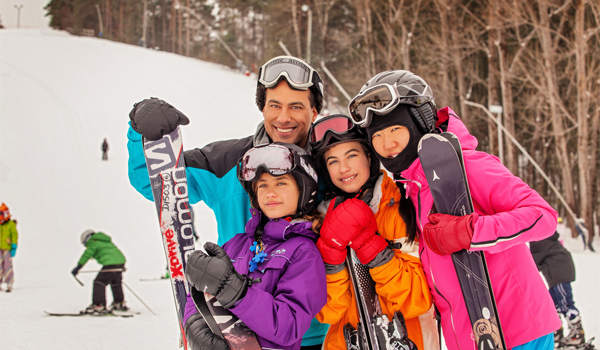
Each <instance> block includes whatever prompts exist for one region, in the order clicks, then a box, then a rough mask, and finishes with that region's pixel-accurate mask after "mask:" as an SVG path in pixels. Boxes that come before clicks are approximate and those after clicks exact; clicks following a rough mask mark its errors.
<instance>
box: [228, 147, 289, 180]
mask: <svg viewBox="0 0 600 350" xmlns="http://www.w3.org/2000/svg"><path fill="white" fill-rule="evenodd" d="M296 156H298V155H297V154H295V153H294V152H292V151H291V150H290V149H289V148H287V147H285V146H282V145H274V144H269V145H265V146H259V147H256V148H252V149H250V150H249V151H248V152H246V153H245V154H244V156H243V157H242V161H241V162H240V163H239V164H238V179H239V180H243V181H247V182H252V181H256V180H258V178H259V177H260V175H262V174H263V173H265V172H266V173H269V174H271V175H273V176H281V175H285V174H287V173H289V172H291V171H292V170H293V169H294V168H295V167H296V164H297V163H298V161H299V160H298V159H296ZM298 157H299V156H298Z"/></svg>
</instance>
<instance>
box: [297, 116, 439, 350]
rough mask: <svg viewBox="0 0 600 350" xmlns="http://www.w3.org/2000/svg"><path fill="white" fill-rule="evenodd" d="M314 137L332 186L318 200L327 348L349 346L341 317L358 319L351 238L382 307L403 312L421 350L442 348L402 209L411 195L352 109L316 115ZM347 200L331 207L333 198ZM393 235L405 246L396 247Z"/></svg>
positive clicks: (322, 169) (353, 322)
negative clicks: (405, 194)
mask: <svg viewBox="0 0 600 350" xmlns="http://www.w3.org/2000/svg"><path fill="white" fill-rule="evenodd" d="M309 140H310V142H311V146H312V148H313V153H314V157H315V161H316V164H317V169H318V171H319V175H320V176H321V177H322V178H323V179H324V180H325V183H326V184H327V190H328V193H327V195H326V198H325V200H324V201H323V202H321V204H320V205H319V208H318V209H319V211H321V212H322V213H325V214H326V216H325V222H324V223H323V227H322V229H321V238H319V241H318V242H317V247H318V248H319V250H320V251H321V255H322V256H323V260H324V261H325V266H326V270H327V304H326V305H325V307H323V309H322V310H321V311H320V312H319V314H318V315H317V319H318V320H319V321H320V322H322V323H327V324H330V325H331V327H330V328H329V332H328V333H327V336H326V338H325V343H324V345H325V349H328V350H329V349H346V343H345V338H344V332H343V328H344V325H346V324H347V323H350V324H351V325H352V326H353V327H354V328H356V326H357V323H358V321H359V320H358V310H357V304H356V300H355V296H354V291H353V289H352V286H351V281H350V278H349V274H348V269H347V268H346V265H345V263H344V262H345V258H346V251H347V250H346V247H347V246H350V247H352V248H353V249H354V250H355V251H356V254H357V257H358V258H359V259H360V261H361V263H363V264H364V265H367V266H368V267H369V271H370V273H371V277H372V278H373V280H374V281H375V283H376V287H375V288H376V291H377V294H378V295H379V301H380V304H381V309H382V312H383V313H384V314H386V315H387V316H388V318H389V319H390V320H391V319H392V317H393V315H394V313H395V312H397V311H400V312H402V314H403V316H404V318H405V320H406V328H407V332H408V337H409V338H410V339H411V340H412V341H413V342H414V343H415V344H416V345H417V347H418V349H419V350H425V349H427V350H436V349H439V338H438V333H437V329H436V323H435V319H434V313H433V307H432V297H431V293H430V291H429V287H428V286H427V280H426V277H425V274H424V272H423V268H422V265H421V260H420V259H419V257H418V251H417V250H418V245H417V244H415V237H416V227H410V228H407V227H406V224H405V221H404V220H403V218H402V214H401V213H402V206H403V204H404V203H403V202H405V201H406V199H402V198H401V195H400V191H399V190H398V188H397V187H396V184H395V183H394V181H393V180H392V179H391V178H390V177H389V176H388V175H387V174H386V173H385V172H384V171H382V170H381V169H380V163H379V161H378V159H377V157H376V156H375V155H374V153H373V151H372V149H371V148H370V146H369V145H368V143H367V142H366V135H363V134H362V133H361V132H360V131H359V130H358V128H356V127H355V126H354V124H353V123H352V121H351V120H350V118H349V117H347V116H345V115H332V116H328V117H324V118H322V119H320V120H317V121H316V122H315V123H314V124H313V126H312V128H311V131H310V135H309ZM357 198H360V200H358V199H357ZM342 200H343V203H341V204H339V205H338V206H337V207H335V209H334V203H333V202H335V203H336V204H337V203H340V202H342ZM376 231H378V232H379V235H377V234H376ZM407 232H408V234H407ZM388 241H391V242H395V243H401V246H402V247H401V248H400V249H392V248H391V246H390V244H388ZM398 246H399V245H395V247H398Z"/></svg>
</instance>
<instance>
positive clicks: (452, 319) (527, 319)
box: [401, 107, 560, 350]
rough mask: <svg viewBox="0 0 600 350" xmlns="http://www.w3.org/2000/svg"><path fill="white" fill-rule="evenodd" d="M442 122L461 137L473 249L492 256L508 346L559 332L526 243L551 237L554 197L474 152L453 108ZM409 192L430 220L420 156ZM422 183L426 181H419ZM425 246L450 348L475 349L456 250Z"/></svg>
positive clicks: (441, 114)
mask: <svg viewBox="0 0 600 350" xmlns="http://www.w3.org/2000/svg"><path fill="white" fill-rule="evenodd" d="M438 118H439V122H438V125H439V124H440V123H442V122H444V121H446V120H448V131H449V132H452V133H454V134H455V135H457V136H458V138H459V140H460V142H461V146H462V149H463V157H464V162H465V169H466V173H467V179H468V181H469V186H470V190H471V196H472V199H473V205H474V207H475V211H476V212H477V213H478V214H479V215H480V217H479V219H478V220H477V221H476V223H475V224H474V233H473V239H472V241H471V248H470V250H481V251H484V254H485V256H486V259H487V263H488V269H489V273H490V279H491V282H492V288H493V290H494V294H495V297H496V302H497V305H498V310H499V311H498V312H499V315H500V323H501V325H502V329H503V331H504V337H505V340H506V345H507V347H508V348H509V349H511V348H513V347H515V346H518V345H522V344H525V343H527V342H529V341H531V340H534V339H536V338H539V337H541V336H544V335H546V334H549V333H552V332H554V331H555V330H556V329H558V328H559V327H560V320H559V318H558V316H557V313H556V310H555V308H554V303H553V302H552V299H551V297H550V294H549V293H548V290H547V289H546V286H545V285H544V282H543V281H542V279H541V277H540V275H539V273H538V270H537V267H536V265H535V263H534V261H533V258H532V256H531V253H530V251H529V248H528V247H527V245H526V244H525V243H526V242H529V241H538V240H542V239H544V238H546V237H549V236H551V235H552V234H553V233H554V231H555V230H556V223H557V220H556V219H557V216H558V214H557V213H556V211H554V210H553V209H552V208H551V207H550V205H549V204H548V203H546V201H545V200H544V199H543V198H542V197H541V196H540V195H539V194H538V193H537V192H536V191H534V190H532V189H531V188H530V187H529V186H528V185H527V184H525V183H524V182H523V181H522V180H521V179H520V178H518V177H516V176H514V175H512V173H510V171H509V170H508V169H507V168H506V167H504V166H503V165H502V164H501V163H500V161H499V160H498V158H497V157H495V156H492V155H489V154H487V153H484V152H479V151H475V148H476V147H477V139H476V138H475V137H474V136H473V135H471V134H469V131H468V130H467V128H466V127H465V125H464V124H463V122H462V121H461V120H460V119H459V118H458V116H457V115H456V114H455V113H454V111H453V110H452V109H450V108H449V107H446V108H443V109H441V110H440V111H438ZM401 175H402V177H403V178H405V179H406V180H408V182H407V195H408V196H409V197H410V199H411V200H412V201H413V204H414V205H415V208H416V210H417V217H418V220H419V227H420V228H422V227H423V225H425V224H426V223H428V222H429V220H428V219H427V215H428V213H429V211H430V210H431V208H432V205H433V198H432V196H431V192H430V190H429V185H428V184H427V180H426V177H425V174H424V172H423V168H422V167H421V162H420V161H419V159H417V160H415V162H414V163H413V164H411V166H410V167H409V168H408V169H407V170H405V171H403V172H402V174H401ZM419 187H420V188H419ZM419 253H420V256H421V260H422V263H423V270H424V271H425V274H426V275H427V282H428V283H429V287H430V289H431V292H432V294H433V297H434V302H435V304H436V306H437V308H438V309H439V310H440V313H441V315H442V330H443V332H444V338H445V339H446V345H447V346H448V349H451V350H452V349H460V350H467V349H468V350H471V349H475V344H474V341H473V340H472V339H474V336H473V331H472V329H471V325H470V321H469V317H468V314H467V311H466V308H465V303H464V300H463V296H462V293H461V290H460V285H459V283H458V280H457V277H456V271H455V269H454V264H453V263H452V259H451V257H450V256H449V255H448V256H440V255H437V254H435V253H433V252H432V251H431V250H429V248H428V247H427V245H426V244H424V243H423V242H421V244H420V248H419Z"/></svg>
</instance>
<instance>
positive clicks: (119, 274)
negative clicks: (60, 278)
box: [71, 230, 129, 314]
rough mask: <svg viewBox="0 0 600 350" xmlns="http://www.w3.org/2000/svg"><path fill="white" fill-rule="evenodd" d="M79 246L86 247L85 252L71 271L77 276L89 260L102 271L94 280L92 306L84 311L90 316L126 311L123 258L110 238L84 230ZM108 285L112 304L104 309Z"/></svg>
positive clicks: (100, 233)
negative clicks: (92, 260) (93, 261)
mask: <svg viewBox="0 0 600 350" xmlns="http://www.w3.org/2000/svg"><path fill="white" fill-rule="evenodd" d="M81 244H83V245H84V246H85V247H86V250H85V252H83V255H82V256H81V258H80V259H79V262H78V263H77V266H76V267H75V268H74V269H73V271H71V273H72V274H73V276H77V274H78V273H79V270H80V269H81V268H82V267H83V265H85V263H87V261H88V260H89V259H90V258H91V259H95V260H96V261H97V262H98V263H99V264H100V265H102V269H101V270H100V272H99V273H98V275H97V276H96V279H95V280H94V289H93V293H92V304H91V305H90V306H88V307H87V308H86V309H85V310H84V311H85V313H90V314H104V313H107V312H110V311H114V310H117V311H127V310H129V308H128V307H127V305H126V304H125V301H124V296H123V285H122V280H123V271H124V270H125V256H124V255H123V253H121V251H120V250H119V248H117V247H116V246H115V245H114V244H113V242H112V241H111V238H110V237H109V236H108V235H106V234H104V233H102V232H94V231H93V230H85V231H83V233H82V234H81ZM107 284H110V288H111V290H112V294H113V303H112V304H111V305H110V308H106V285H107Z"/></svg>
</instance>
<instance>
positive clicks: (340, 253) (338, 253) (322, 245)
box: [317, 237, 346, 265]
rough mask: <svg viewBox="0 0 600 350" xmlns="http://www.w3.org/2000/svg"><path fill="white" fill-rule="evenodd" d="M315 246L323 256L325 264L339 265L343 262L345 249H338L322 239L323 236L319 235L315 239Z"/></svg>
mask: <svg viewBox="0 0 600 350" xmlns="http://www.w3.org/2000/svg"><path fill="white" fill-rule="evenodd" d="M317 248H318V249H319V252H320V253H321V256H322V257H323V261H324V262H325V263H326V264H330V265H339V264H342V263H344V260H346V249H345V248H344V249H338V248H337V247H336V248H334V247H332V246H331V245H329V243H328V242H327V241H326V240H324V239H323V237H319V239H318V240H317Z"/></svg>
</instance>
